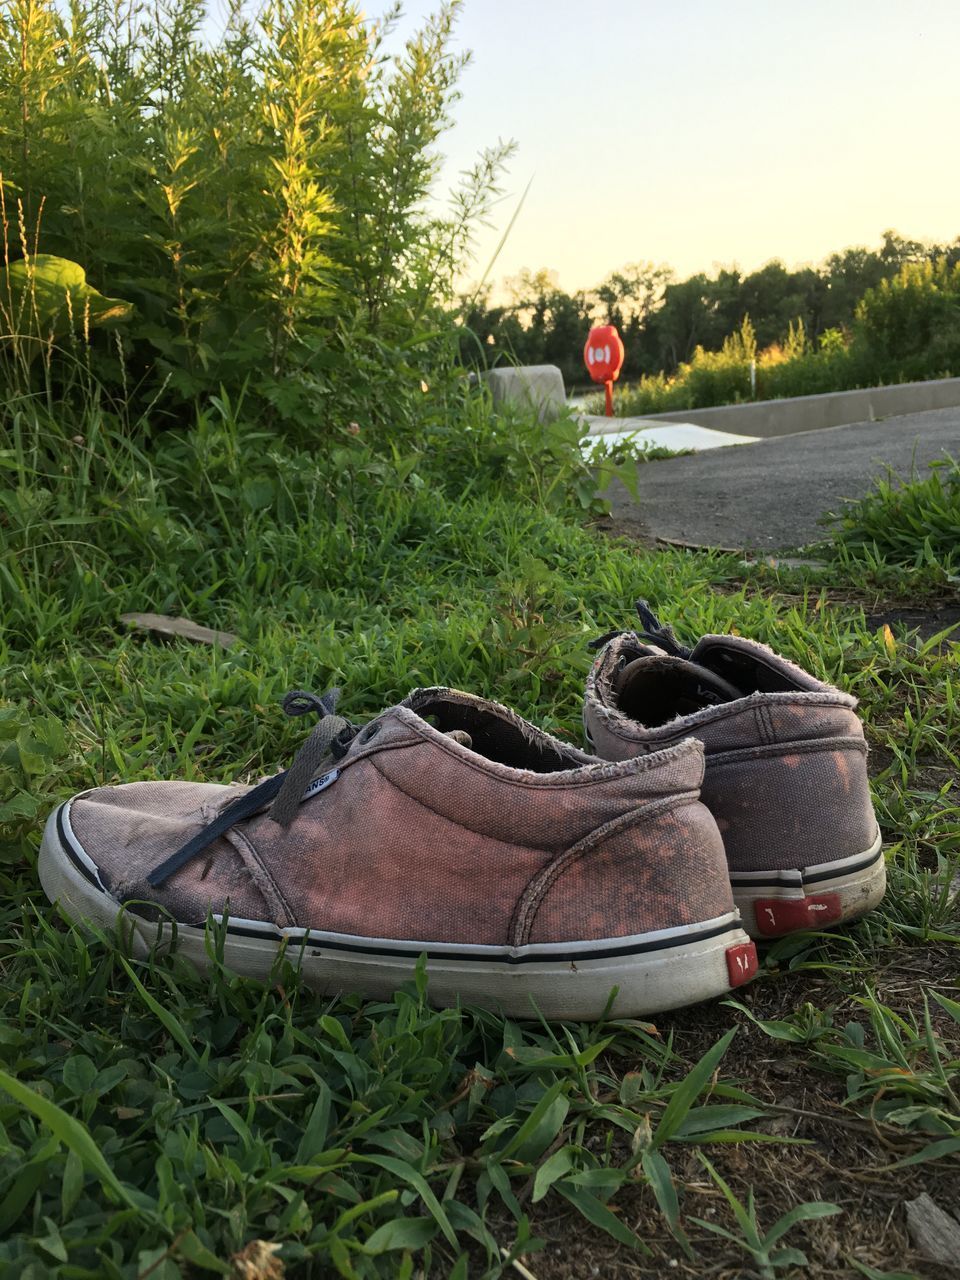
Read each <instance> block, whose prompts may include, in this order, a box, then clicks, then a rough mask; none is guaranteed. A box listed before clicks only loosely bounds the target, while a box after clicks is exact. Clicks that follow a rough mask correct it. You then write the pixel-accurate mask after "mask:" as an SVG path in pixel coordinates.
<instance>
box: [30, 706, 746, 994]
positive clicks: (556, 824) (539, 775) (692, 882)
mask: <svg viewBox="0 0 960 1280" xmlns="http://www.w3.org/2000/svg"><path fill="white" fill-rule="evenodd" d="M285 709H286V710H287V711H288V712H289V713H291V714H306V713H311V712H312V713H314V714H316V715H317V716H318V717H319V722H318V724H317V725H316V727H315V728H314V730H313V733H312V734H311V736H310V737H309V738H308V739H307V741H306V742H305V743H304V745H303V747H301V749H300V751H299V753H298V754H297V756H296V757H295V759H294V761H293V764H292V765H291V767H290V769H289V770H287V771H286V772H285V773H281V774H279V775H277V776H276V777H274V778H269V779H267V780H266V781H265V782H262V783H260V784H259V785H257V786H215V785H210V784H207V783H194V782H134V783H129V784H127V785H125V786H116V787H102V788H99V789H97V790H93V791H85V792H82V793H81V794H80V795H78V796H74V798H73V799H72V800H68V801H67V802H66V803H65V804H63V805H61V806H60V808H59V809H57V810H56V812H55V813H54V814H52V815H51V817H50V819H49V821H48V823H47V827H46V831H45V833H44V837H43V844H42V847H41V851H40V878H41V881H42V883H43V887H44V889H45V891H46V893H47V894H48V896H49V897H50V898H51V899H53V900H59V902H60V904H61V906H62V907H63V909H64V910H65V911H66V913H67V914H68V915H69V916H71V917H75V918H77V917H86V918H88V919H91V920H93V921H95V922H97V923H99V924H101V925H106V926H108V927H109V926H112V925H113V924H114V923H115V922H116V921H117V920H118V917H120V916H121V914H122V915H123V917H124V920H125V921H127V922H128V923H129V925H131V926H132V930H133V933H134V935H135V939H134V945H135V947H136V948H137V949H138V951H139V952H140V953H141V954H142V953H145V952H146V950H148V949H149V948H150V947H151V945H153V944H155V942H156V939H157V931H158V929H161V930H163V929H164V928H165V929H166V931H167V935H168V936H171V938H172V935H173V934H174V933H175V935H176V944H177V946H178V948H179V949H180V950H181V951H185V952H186V953H187V954H188V955H189V956H190V957H192V959H193V960H194V962H195V963H196V964H197V965H198V966H199V967H201V968H203V967H205V966H207V965H208V963H209V961H208V957H207V953H206V949H205V947H204V927H205V924H206V921H207V919H208V916H212V918H213V920H214V921H215V922H218V923H219V924H220V925H221V927H222V928H223V930H224V938H225V944H224V945H225V960H226V962H227V964H228V965H230V966H231V967H232V968H233V969H234V970H236V971H239V972H241V973H244V974H248V975H251V976H255V977H259V978H263V977H265V976H266V975H268V974H269V972H270V970H271V966H272V965H273V963H274V960H275V958H276V953H277V950H278V947H280V946H281V945H283V944H285V945H286V948H287V956H288V958H290V959H291V960H293V961H294V962H295V963H300V964H301V965H302V967H303V972H304V975H305V978H306V979H307V981H308V982H309V983H310V984H311V985H312V986H314V987H316V988H318V989H320V990H321V991H326V992H331V993H332V992H337V991H356V992H360V993H363V994H365V995H368V996H373V997H378V998H379V997H385V996H389V995H390V994H391V993H392V992H393V991H394V990H395V989H396V987H397V986H398V985H399V984H400V983H401V982H403V981H405V980H406V979H407V978H409V977H410V975H411V973H412V971H413V969H414V967H415V965H416V963H417V959H418V957H419V956H420V955H421V954H423V953H425V954H426V957H427V974H428V978H429V985H430V994H431V998H432V999H433V1000H434V1001H435V1002H436V1003H438V1004H449V1003H453V1002H455V1001H457V1000H463V1001H464V1002H471V1003H481V1004H485V1005H489V1006H495V1007H500V1008H502V1009H503V1010H504V1011H505V1012H507V1013H508V1014H513V1015H521V1016H522V1015H525V1014H526V1015H533V1014H534V1012H535V1007H536V1009H539V1010H540V1011H541V1012H542V1013H543V1014H545V1015H546V1016H548V1017H564V1018H598V1017H600V1016H601V1015H602V1014H603V1012H604V1010H605V1009H606V1007H607V1004H608V999H609V997H610V993H611V990H612V988H614V987H617V988H619V993H618V995H617V996H616V999H615V1001H614V1003H613V1005H612V1010H613V1012H614V1013H615V1014H616V1015H620V1016H630V1015H636V1014H646V1013H653V1012H655V1011H657V1010H659V1009H669V1008H673V1007H675V1006H677V1005H684V1004H690V1003H692V1002H694V1001H697V1000H702V999H704V998H705V997H707V996H716V995H720V994H721V993H723V992H726V991H728V990H729V989H730V988H731V987H734V986H739V985H740V983H742V982H744V981H746V980H747V979H748V978H749V977H752V976H753V974H754V973H755V971H756V952H755V950H754V946H753V943H752V942H750V941H749V939H748V938H747V936H746V934H745V933H744V932H743V930H742V929H741V927H740V921H739V918H738V916H737V912H736V909H735V907H734V905H733V899H732V897H731V893H730V884H729V881H728V879H727V868H726V860H725V858H724V853H723V844H722V841H721V839H720V835H719V833H718V831H717V827H716V823H715V822H714V820H713V818H712V817H711V816H710V813H709V812H708V810H707V809H706V808H704V806H703V805H702V804H700V802H699V800H698V799H697V795H698V789H699V786H700V781H701V778H702V776H703V751H702V748H701V747H700V744H699V743H697V742H694V741H692V740H688V741H685V742H679V743H676V744H674V745H671V746H670V747H669V748H668V749H667V750H665V751H657V752H654V753H653V754H651V755H647V756H645V757H643V758H642V759H630V760H625V761H623V762H621V763H619V764H611V763H609V762H606V761H601V760H596V759H594V758H593V757H591V756H587V755H584V754H583V753H582V752H580V751H577V750H576V749H574V748H572V747H569V746H566V745H565V744H563V743H561V742H559V741H558V740H557V739H555V738H552V737H550V736H549V735H548V734H546V733H543V732H541V731H539V730H538V729H536V728H534V727H533V725H530V724H528V723H527V722H526V721H524V720H522V719H520V717H519V716H517V715H515V714H514V713H513V712H511V711H508V710H507V709H506V708H505V707H501V706H499V705H497V704H496V703H493V702H487V701H484V700H482V699H480V698H476V697H473V696H471V695H470V694H466V693H459V692H457V691H455V690H450V689H420V690H417V691H415V692H414V693H412V694H411V695H410V696H409V697H408V698H407V699H406V700H405V701H404V702H402V703H400V705H399V706H396V707H393V708H391V709H390V710H388V711H385V712H383V713H382V714H381V715H379V716H378V717H377V718H376V719H374V720H373V721H371V722H370V723H369V724H368V725H366V727H365V728H362V729H360V728H358V727H356V726H354V725H350V724H348V723H347V721H346V720H344V719H343V718H342V717H340V716H337V715H335V714H334V699H333V698H332V697H331V696H330V695H325V696H324V697H323V698H318V697H316V696H314V695H312V694H304V693H295V694H289V695H288V696H287V699H286V700H285ZM164 922H166V923H164ZM172 925H175V929H174V928H173V927H172Z"/></svg>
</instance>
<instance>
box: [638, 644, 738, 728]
mask: <svg viewBox="0 0 960 1280" xmlns="http://www.w3.org/2000/svg"><path fill="white" fill-rule="evenodd" d="M615 694H616V703H617V708H618V709H619V710H620V711H621V712H622V713H623V715H625V716H629V717H630V718H631V719H632V720H637V721H639V723H640V724H643V725H646V727H647V728H649V729H654V728H656V727H657V726H658V725H662V724H669V722H670V721H671V720H676V718H677V717H678V716H688V715H692V713H693V712H694V711H700V710H702V708H703V707H713V706H716V705H717V703H719V702H730V701H732V700H733V699H734V698H739V697H741V696H742V695H741V693H740V691H739V689H737V688H736V687H735V686H734V685H732V684H731V683H729V681H727V680H724V679H723V678H722V677H720V676H718V675H717V674H716V673H715V672H713V671H710V670H709V669H708V668H707V667H704V666H700V664H699V663H696V662H688V661H687V660H686V659H683V658H671V657H648V658H636V659H635V660H634V661H633V662H629V663H627V665H626V666H625V667H624V668H623V670H622V671H621V672H620V675H619V677H618V679H617V681H616V683H615Z"/></svg>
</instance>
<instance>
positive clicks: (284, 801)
mask: <svg viewBox="0 0 960 1280" xmlns="http://www.w3.org/2000/svg"><path fill="white" fill-rule="evenodd" d="M339 697H340V690H339V689H331V690H329V692H327V693H325V694H323V695H322V696H318V695H317V694H315V693H306V692H305V691H304V690H303V689H295V690H294V691H293V692H292V693H288V694H287V696H286V697H285V698H284V700H283V703H282V706H283V709H284V711H285V712H286V714H287V715H288V716H305V715H310V713H311V712H312V713H313V714H314V715H318V716H320V721H319V723H318V724H317V725H316V726H315V727H314V729H313V732H312V733H311V734H310V737H309V738H307V740H306V742H305V743H304V744H303V746H302V747H301V748H300V750H299V751H298V752H297V754H296V755H295V756H294V758H293V764H292V765H291V766H290V768H289V769H287V770H286V771H285V772H284V773H278V774H277V775H276V776H275V777H273V778H267V780H266V781H265V782H261V783H260V784H259V785H258V786H256V787H253V788H252V789H251V790H250V791H248V792H246V794H244V795H242V796H240V798H239V799H238V800H235V801H234V802H233V804H229V805H227V807H226V808H225V809H224V810H223V812H222V813H220V814H218V815H217V817H216V818H214V820H213V821H212V822H209V823H208V824H207V825H206V826H205V827H204V828H203V830H202V831H198V832H197V834H196V835H195V836H194V837H193V838H192V839H190V840H188V841H187V843H186V844H185V845H183V846H182V847H181V848H179V849H178V850H177V851H176V853H174V854H172V855H171V856H170V857H169V858H167V859H166V860H165V861H164V862H161V863H160V865H159V866H157V867H154V869H153V870H152V871H151V872H150V874H149V875H148V876H147V884H149V885H151V886H152V887H153V888H158V887H159V886H160V885H162V884H163V883H164V881H165V880H168V879H169V878H170V876H172V875H173V873H174V872H175V871H179V869H180V868H181V867H183V866H185V865H186V864H187V863H188V862H190V861H191V860H192V859H193V858H195V857H196V856H197V854H198V853H202V852H203V850H204V849H206V848H208V847H209V846H210V845H211V844H213V842H214V840H217V839H219V837H220V836H222V835H223V834H224V832H225V831H229V830H230V828H231V827H233V826H235V825H236V824H237V823H238V822H242V821H243V820H244V819H245V818H250V817H252V816H253V815H254V814H255V813H258V812H259V811H260V810H261V809H263V808H264V806H265V805H268V804H269V805H270V817H271V818H272V819H273V821H274V822H277V823H279V824H280V825H281V826H284V827H285V826H288V825H289V824H290V823H291V822H292V821H293V819H294V817H295V815H296V812H297V808H298V806H299V804H300V801H301V800H302V799H303V793H304V791H306V789H307V787H308V785H309V784H310V780H311V779H312V778H313V776H314V775H315V774H316V773H317V772H318V771H319V769H320V766H321V765H322V764H323V763H324V762H325V761H326V760H327V759H328V758H332V759H333V760H339V759H341V758H342V757H343V756H344V755H346V752H347V749H348V747H349V746H350V743H351V742H352V741H353V739H354V738H355V737H356V735H357V733H358V732H359V730H358V729H357V727H356V726H355V725H352V724H350V722H349V721H348V720H345V719H344V718H343V716H338V715H337V714H336V706H337V701H338V699H339ZM271 802H272V803H271Z"/></svg>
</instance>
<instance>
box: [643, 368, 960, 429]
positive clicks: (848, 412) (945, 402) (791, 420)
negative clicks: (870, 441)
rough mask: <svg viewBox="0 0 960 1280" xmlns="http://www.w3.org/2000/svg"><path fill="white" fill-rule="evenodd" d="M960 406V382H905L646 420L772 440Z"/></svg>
mask: <svg viewBox="0 0 960 1280" xmlns="http://www.w3.org/2000/svg"><path fill="white" fill-rule="evenodd" d="M958 405H960V378H938V379H935V380H934V381H932V382H902V383H898V384H897V385H896V386H889V387H865V388H864V389H863V390H860V391H831V392H829V393H827V394H826V395H820V396H797V397H795V398H793V399H789V400H759V401H757V402H756V403H753V404H725V405H720V406H719V407H717V408H714V409H677V410H676V411H671V412H670V413H651V414H648V415H646V417H645V418H644V419H643V421H644V422H645V423H653V422H692V423H695V424H696V425H697V426H700V427H713V428H714V429H715V430H717V431H730V432H733V433H734V434H739V435H750V436H758V437H759V438H760V439H767V438H769V437H773V436H789V435H796V434H798V433H801V432H806V431H819V430H820V429H821V428H822V427H840V426H845V425H846V424H847V423H851V422H871V421H876V420H877V419H878V418H892V417H897V416H899V415H901V414H905V413H923V412H924V411H925V410H927V409H952V408H954V407H956V406H958Z"/></svg>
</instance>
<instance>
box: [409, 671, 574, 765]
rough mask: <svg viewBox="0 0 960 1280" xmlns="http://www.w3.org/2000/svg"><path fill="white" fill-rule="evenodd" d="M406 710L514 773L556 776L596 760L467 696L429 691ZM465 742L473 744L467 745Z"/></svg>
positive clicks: (488, 703)
mask: <svg viewBox="0 0 960 1280" xmlns="http://www.w3.org/2000/svg"><path fill="white" fill-rule="evenodd" d="M407 705H408V706H409V707H410V708H411V709H412V710H413V711H415V712H416V713H417V715H418V716H420V718H421V719H423V720H426V721H427V722H428V723H429V724H431V725H432V726H433V727H434V728H435V729H438V730H439V731H440V732H441V733H445V734H448V735H449V736H451V737H452V738H454V740H455V741H458V742H460V743H461V744H462V745H464V746H469V747H470V748H471V749H472V750H473V751H475V752H476V753H477V754H478V755H481V756H484V757H486V759H487V760H493V761H496V763H497V764H504V765H507V766H508V767H510V768H511V769H528V770H530V771H531V772H533V773H556V772H558V771H560V770H564V769H576V768H579V767H580V766H582V765H583V764H585V763H587V762H588V761H590V760H591V759H592V757H589V756H585V755H583V753H582V752H580V751H576V750H574V749H573V748H572V747H571V748H567V747H564V746H562V744H560V743H555V742H553V741H552V740H551V739H550V738H548V737H547V736H546V734H541V733H540V732H539V731H538V730H537V729H535V728H534V727H533V725H530V724H527V722H526V721H525V720H522V719H521V718H520V717H519V716H514V715H513V713H512V712H509V711H507V709H506V708H502V707H498V706H497V705H496V704H495V703H490V702H484V701H483V699H480V698H472V697H471V696H470V695H469V694H458V693H457V692H456V691H455V690H435V689H426V690H421V691H418V693H417V694H415V695H413V696H412V697H411V698H410V699H409V700H408V703H407ZM465 736H466V737H467V738H468V739H469V741H466V742H465V741H464V737H465Z"/></svg>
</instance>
